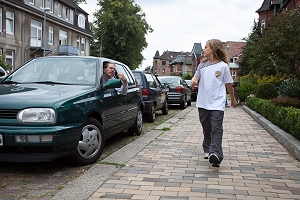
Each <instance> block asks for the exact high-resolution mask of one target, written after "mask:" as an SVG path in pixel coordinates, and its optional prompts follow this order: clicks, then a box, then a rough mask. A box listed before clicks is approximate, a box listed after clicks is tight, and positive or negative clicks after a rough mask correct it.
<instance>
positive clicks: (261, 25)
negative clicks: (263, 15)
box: [260, 19, 266, 32]
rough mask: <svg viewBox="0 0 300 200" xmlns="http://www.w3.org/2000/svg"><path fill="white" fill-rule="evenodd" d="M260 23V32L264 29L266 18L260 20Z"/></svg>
mask: <svg viewBox="0 0 300 200" xmlns="http://www.w3.org/2000/svg"><path fill="white" fill-rule="evenodd" d="M260 23H261V24H260V30H261V32H262V31H263V30H264V29H266V20H265V19H263V20H261V22H260Z"/></svg>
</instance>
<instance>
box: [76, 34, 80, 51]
mask: <svg viewBox="0 0 300 200" xmlns="http://www.w3.org/2000/svg"><path fill="white" fill-rule="evenodd" d="M76 44H77V49H78V52H79V49H80V37H79V36H78V37H77V41H76Z"/></svg>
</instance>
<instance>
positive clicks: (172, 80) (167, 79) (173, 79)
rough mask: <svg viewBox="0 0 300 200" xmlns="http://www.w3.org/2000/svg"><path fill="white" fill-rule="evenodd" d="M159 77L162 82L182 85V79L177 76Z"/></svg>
mask: <svg viewBox="0 0 300 200" xmlns="http://www.w3.org/2000/svg"><path fill="white" fill-rule="evenodd" d="M158 79H159V81H160V82H161V83H162V84H173V85H180V81H179V79H178V78H177V77H176V76H174V77H172V76H171V77H159V76H158Z"/></svg>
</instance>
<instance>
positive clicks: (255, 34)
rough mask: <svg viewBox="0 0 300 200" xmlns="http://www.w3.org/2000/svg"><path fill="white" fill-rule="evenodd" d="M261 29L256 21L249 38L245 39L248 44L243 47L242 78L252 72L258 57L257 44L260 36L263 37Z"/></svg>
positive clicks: (240, 72)
mask: <svg viewBox="0 0 300 200" xmlns="http://www.w3.org/2000/svg"><path fill="white" fill-rule="evenodd" d="M260 30H261V28H260V26H259V23H257V22H256V21H254V25H253V27H252V32H251V33H250V34H249V36H248V37H247V38H244V39H243V40H245V41H246V42H247V43H246V45H245V46H244V47H243V49H242V50H243V55H242V59H241V62H240V65H239V66H240V70H239V74H240V76H246V75H247V74H249V72H250V71H251V66H252V62H253V60H254V59H255V57H256V49H257V42H258V40H259V36H260V35H261V31H260Z"/></svg>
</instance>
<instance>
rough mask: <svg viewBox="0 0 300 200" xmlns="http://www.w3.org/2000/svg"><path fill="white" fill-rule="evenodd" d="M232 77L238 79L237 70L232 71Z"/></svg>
mask: <svg viewBox="0 0 300 200" xmlns="http://www.w3.org/2000/svg"><path fill="white" fill-rule="evenodd" d="M232 79H233V80H235V79H236V72H235V71H233V72H232Z"/></svg>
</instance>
